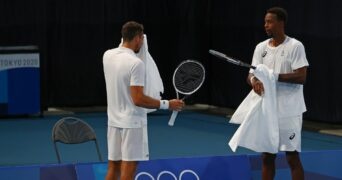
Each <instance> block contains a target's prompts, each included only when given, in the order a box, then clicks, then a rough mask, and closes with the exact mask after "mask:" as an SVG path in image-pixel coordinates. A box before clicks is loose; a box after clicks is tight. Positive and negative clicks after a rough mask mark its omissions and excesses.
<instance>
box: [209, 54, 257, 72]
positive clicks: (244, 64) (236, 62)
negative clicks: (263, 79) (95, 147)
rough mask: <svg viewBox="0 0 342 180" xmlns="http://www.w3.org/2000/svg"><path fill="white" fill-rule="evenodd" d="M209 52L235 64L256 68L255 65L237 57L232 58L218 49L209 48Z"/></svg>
mask: <svg viewBox="0 0 342 180" xmlns="http://www.w3.org/2000/svg"><path fill="white" fill-rule="evenodd" d="M209 53H210V54H212V55H214V56H216V57H218V58H220V59H223V60H226V61H228V62H230V63H232V64H235V65H238V66H243V67H247V68H252V69H255V66H252V65H250V64H247V63H244V62H241V61H240V60H237V59H234V58H231V57H228V56H226V55H225V54H223V53H220V52H218V51H215V50H212V49H210V50H209Z"/></svg>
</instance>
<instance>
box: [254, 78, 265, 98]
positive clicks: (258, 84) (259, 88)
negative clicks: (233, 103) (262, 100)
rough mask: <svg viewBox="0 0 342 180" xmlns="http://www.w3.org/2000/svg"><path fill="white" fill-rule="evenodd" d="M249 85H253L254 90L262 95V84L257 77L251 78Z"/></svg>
mask: <svg viewBox="0 0 342 180" xmlns="http://www.w3.org/2000/svg"><path fill="white" fill-rule="evenodd" d="M251 85H252V87H253V90H254V92H255V93H257V94H259V96H262V95H263V94H264V85H263V84H262V82H261V81H259V79H257V78H251Z"/></svg>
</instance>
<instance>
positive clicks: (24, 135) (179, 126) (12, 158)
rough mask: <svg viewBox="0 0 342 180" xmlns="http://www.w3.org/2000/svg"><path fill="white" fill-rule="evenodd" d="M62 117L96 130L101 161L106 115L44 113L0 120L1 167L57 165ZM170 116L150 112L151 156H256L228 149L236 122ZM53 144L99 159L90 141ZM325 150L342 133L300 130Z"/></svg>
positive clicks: (309, 144)
mask: <svg viewBox="0 0 342 180" xmlns="http://www.w3.org/2000/svg"><path fill="white" fill-rule="evenodd" d="M66 116H75V117H79V118H81V119H83V120H85V121H86V122H88V123H89V124H90V125H91V126H92V127H93V128H94V129H95V131H96V134H97V138H98V141H99V146H100V151H101V154H102V156H103V157H104V159H106V158H107V143H106V128H107V117H106V113H105V112H97V113H75V114H69V115H45V116H44V117H43V118H41V117H31V118H7V119H0V145H1V148H0V166H14V165H36V164H54V163H57V158H56V154H55V152H54V148H53V143H52V141H51V130H52V127H53V125H54V123H55V122H57V121H58V120H59V119H60V118H62V117H66ZM169 117H170V112H169V111H157V112H154V113H152V114H150V115H149V120H148V123H149V126H148V133H149V145H150V159H152V160H155V159H166V158H180V157H205V156H226V155H241V154H248V155H254V154H256V153H254V152H252V151H250V150H247V149H243V148H239V149H238V151H237V152H236V153H233V152H232V151H231V150H230V148H229V147H228V145H227V143H228V140H229V139H230V138H231V137H232V135H233V133H234V132H235V130H236V129H237V127H238V126H237V125H232V124H229V123H228V119H227V118H226V117H225V116H223V115H212V114H206V113H199V112H195V111H182V112H181V113H180V114H179V116H178V118H177V120H176V123H175V126H174V127H169V126H168V125H167V122H168V119H169ZM58 147H60V152H61V159H62V162H64V163H71V162H76V163H84V162H96V161H98V159H97V154H96V149H95V146H94V144H93V143H84V144H80V145H64V144H58ZM325 150H342V137H339V136H333V135H324V134H320V133H317V132H313V131H306V130H304V131H303V134H302V151H303V152H314V151H325Z"/></svg>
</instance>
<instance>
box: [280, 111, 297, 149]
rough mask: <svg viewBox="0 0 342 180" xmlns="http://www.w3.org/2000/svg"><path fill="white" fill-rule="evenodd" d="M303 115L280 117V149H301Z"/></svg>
mask: <svg viewBox="0 0 342 180" xmlns="http://www.w3.org/2000/svg"><path fill="white" fill-rule="evenodd" d="M302 123H303V118H302V115H299V116H293V117H286V118H279V138H280V140H279V151H298V152H300V151H301V139H302V137H301V132H302Z"/></svg>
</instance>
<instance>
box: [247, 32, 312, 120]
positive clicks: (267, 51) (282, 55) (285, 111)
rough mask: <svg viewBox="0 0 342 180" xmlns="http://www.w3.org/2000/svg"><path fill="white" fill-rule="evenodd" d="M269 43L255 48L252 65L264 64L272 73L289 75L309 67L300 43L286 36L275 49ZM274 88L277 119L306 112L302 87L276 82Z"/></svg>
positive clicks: (263, 43)
mask: <svg viewBox="0 0 342 180" xmlns="http://www.w3.org/2000/svg"><path fill="white" fill-rule="evenodd" d="M269 41H270V39H267V40H265V41H263V42H261V43H259V44H258V45H257V46H256V48H255V50H254V55H253V60H252V65H254V66H256V65H258V64H265V65H266V66H267V67H268V68H270V69H273V71H274V73H279V74H284V73H291V72H293V71H294V70H296V69H299V68H301V67H304V66H309V63H308V61H307V59H306V55H305V49H304V46H303V44H302V43H301V42H300V41H298V40H296V39H295V38H291V37H288V36H287V37H286V39H285V40H284V42H283V43H282V44H280V45H278V46H277V47H271V46H270V45H269ZM250 72H251V73H252V72H253V70H251V71H250ZM276 88H277V101H278V105H277V106H278V108H277V110H278V117H279V118H283V117H290V116H297V115H301V114H302V113H303V112H305V111H306V106H305V102H304V95H303V85H301V84H293V83H284V82H277V84H276Z"/></svg>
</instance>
